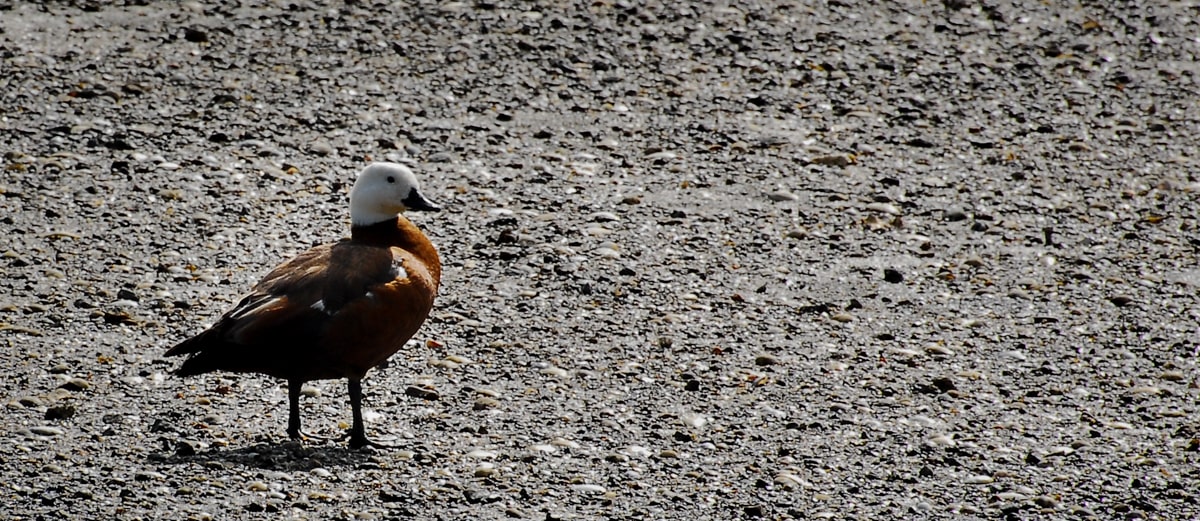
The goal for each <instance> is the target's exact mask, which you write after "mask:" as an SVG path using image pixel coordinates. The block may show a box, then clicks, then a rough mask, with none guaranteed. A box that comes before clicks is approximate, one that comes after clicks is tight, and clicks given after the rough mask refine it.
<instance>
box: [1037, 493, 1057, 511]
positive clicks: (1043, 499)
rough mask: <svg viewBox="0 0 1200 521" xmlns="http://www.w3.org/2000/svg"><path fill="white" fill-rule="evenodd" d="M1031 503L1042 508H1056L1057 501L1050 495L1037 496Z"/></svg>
mask: <svg viewBox="0 0 1200 521" xmlns="http://www.w3.org/2000/svg"><path fill="white" fill-rule="evenodd" d="M1033 504H1035V505H1037V506H1039V507H1042V508H1058V505H1059V501H1058V499H1057V498H1055V497H1052V496H1045V495H1043V496H1038V497H1035V498H1033Z"/></svg>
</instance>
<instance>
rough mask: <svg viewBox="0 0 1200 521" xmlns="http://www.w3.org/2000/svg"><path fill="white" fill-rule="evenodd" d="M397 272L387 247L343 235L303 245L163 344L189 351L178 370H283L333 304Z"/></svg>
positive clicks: (306, 346)
mask: <svg viewBox="0 0 1200 521" xmlns="http://www.w3.org/2000/svg"><path fill="white" fill-rule="evenodd" d="M395 278H396V268H395V266H393V256H392V252H391V251H390V250H389V249H388V248H380V247H373V246H363V245H358V244H355V243H352V242H350V241H342V242H338V243H335V244H332V245H323V246H318V247H316V248H313V249H310V250H308V251H305V252H304V253H301V254H300V255H298V256H296V257H295V258H293V259H291V260H289V261H287V262H285V263H283V264H281V265H280V266H278V267H276V268H275V269H273V270H271V272H270V273H268V274H267V275H266V276H265V277H263V279H262V280H261V281H260V282H259V283H258V284H256V285H255V286H254V288H253V290H251V292H250V294H249V295H247V296H246V297H245V298H243V299H242V301H241V302H239V303H238V305H237V306H235V307H234V308H233V309H232V310H230V311H229V312H228V313H225V315H223V316H222V317H221V319H220V320H218V321H217V323H216V324H214V325H213V326H212V327H210V328H209V329H207V330H205V331H204V332H202V333H200V334H198V335H196V336H194V337H192V338H190V339H188V340H185V341H183V342H182V343H180V344H179V345H176V346H175V347H173V348H171V349H170V350H168V351H167V353H166V354H167V356H175V355H184V354H191V355H192V356H191V357H190V358H189V359H188V360H187V361H185V362H184V364H183V366H182V367H181V368H180V369H179V371H177V373H178V374H180V375H192V374H200V373H205V372H209V371H215V370H227V371H254V372H262V373H266V374H272V375H276V376H284V377H286V376H287V375H285V374H282V373H283V372H286V371H289V370H290V369H289V368H288V364H289V363H291V364H294V363H295V362H294V361H291V360H290V358H292V357H294V356H296V355H301V354H302V353H304V352H305V351H306V350H308V351H311V350H314V349H316V348H317V344H318V343H319V341H320V339H321V337H322V335H323V333H324V332H325V331H326V330H327V329H328V327H329V325H330V323H331V322H332V321H333V320H334V317H335V316H337V314H338V312H339V311H341V310H342V309H343V308H345V307H346V306H347V305H349V304H351V303H353V302H354V301H356V300H359V299H363V298H367V294H368V293H369V292H370V291H371V288H372V287H375V286H378V285H380V284H387V283H389V282H392V281H393V280H394V279H395Z"/></svg>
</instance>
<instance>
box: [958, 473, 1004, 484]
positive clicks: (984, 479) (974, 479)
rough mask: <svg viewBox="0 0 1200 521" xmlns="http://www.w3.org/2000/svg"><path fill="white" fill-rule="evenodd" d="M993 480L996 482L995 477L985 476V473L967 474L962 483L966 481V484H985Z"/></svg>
mask: <svg viewBox="0 0 1200 521" xmlns="http://www.w3.org/2000/svg"><path fill="white" fill-rule="evenodd" d="M995 482H996V478H993V477H991V476H985V475H975V476H967V478H966V479H964V480H963V483H966V484H968V485H987V484H989V483H995Z"/></svg>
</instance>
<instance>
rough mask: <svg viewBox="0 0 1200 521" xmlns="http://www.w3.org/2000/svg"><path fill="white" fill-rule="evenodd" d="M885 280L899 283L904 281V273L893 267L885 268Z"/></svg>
mask: <svg viewBox="0 0 1200 521" xmlns="http://www.w3.org/2000/svg"><path fill="white" fill-rule="evenodd" d="M883 280H884V282H890V283H892V284H899V283H901V282H904V274H902V273H900V272H899V271H896V270H894V269H892V268H884V270H883Z"/></svg>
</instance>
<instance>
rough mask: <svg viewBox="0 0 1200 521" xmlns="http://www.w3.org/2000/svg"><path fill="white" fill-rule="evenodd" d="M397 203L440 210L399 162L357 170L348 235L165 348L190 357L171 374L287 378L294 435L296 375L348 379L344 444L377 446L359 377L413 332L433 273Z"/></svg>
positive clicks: (290, 265) (436, 263) (430, 252)
mask: <svg viewBox="0 0 1200 521" xmlns="http://www.w3.org/2000/svg"><path fill="white" fill-rule="evenodd" d="M405 210H421V211H437V210H439V208H438V206H437V205H436V204H435V203H433V202H432V201H430V200H429V199H428V198H426V197H425V196H424V195H422V194H421V191H420V189H419V186H418V183H417V178H416V176H415V175H413V173H412V171H411V170H409V169H408V168H406V167H405V166H403V165H399V164H395V163H373V164H371V165H369V166H367V167H366V168H364V169H363V171H362V172H361V173H360V174H359V175H358V179H357V180H356V181H355V183H354V188H353V189H351V190H350V221H351V228H350V238H349V239H342V240H341V241H338V242H335V243H332V244H324V245H321V246H317V247H314V248H312V249H310V250H308V251H305V252H304V253H301V254H300V255H297V256H296V257H295V258H293V259H292V260H289V261H287V262H285V263H283V264H281V265H279V266H278V267H276V268H275V269H273V270H271V272H270V273H268V274H267V275H266V277H263V279H262V280H261V281H260V282H259V283H258V284H257V285H255V286H254V288H253V289H252V290H251V292H250V295H248V296H247V297H246V298H244V299H242V301H241V302H239V303H238V305H237V306H236V307H234V308H233V310H231V311H229V312H228V313H225V315H224V316H222V317H221V319H220V320H218V321H217V323H216V324H214V325H213V326H212V327H210V328H208V329H207V330H205V331H204V332H202V333H200V334H198V335H196V336H194V337H192V338H189V339H187V340H185V341H183V342H182V343H180V344H179V345H176V346H175V347H172V348H171V349H170V350H168V351H167V353H166V354H167V355H168V356H174V355H189V357H188V359H187V360H185V361H184V362H183V365H182V366H180V367H179V369H178V370H177V371H175V374H177V375H180V376H191V375H197V374H203V373H208V372H212V371H230V372H235V373H262V374H267V375H270V376H274V377H276V378H282V379H284V380H287V384H288V427H287V433H288V436H290V437H291V438H292V439H300V438H302V434H301V431H300V389H301V386H302V385H303V384H304V382H308V381H311V380H325V379H337V378H346V379H349V391H350V393H349V394H350V407H351V410H352V411H353V419H354V422H353V424H352V426H351V427H350V446H351V447H353V448H361V447H363V446H367V445H371V446H376V447H379V446H381V445H379V444H377V443H375V442H372V441H370V440H368V439H367V436H366V433H365V432H364V427H363V419H362V379H363V376H365V375H366V374H367V371H369V370H370V369H371V368H373V367H375V366H377V365H379V364H381V363H383V362H384V361H385V360H387V359H388V357H390V356H392V354H394V353H395V352H396V351H398V350H399V349H400V348H401V347H403V346H404V344H405V342H407V341H408V339H409V338H411V337H412V336H413V334H414V333H416V332H417V329H418V328H420V327H421V323H422V322H424V321H425V318H426V317H428V316H429V311H430V309H431V308H432V307H433V300H434V297H435V296H436V295H437V292H438V284H439V283H440V281H441V262H440V260H439V259H438V253H437V250H436V249H435V248H434V247H433V244H431V243H430V242H429V239H428V238H426V237H425V234H423V233H421V230H419V229H417V227H416V226H415V225H413V223H412V222H411V221H409V220H408V219H407V218H405V217H404V211H405Z"/></svg>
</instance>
